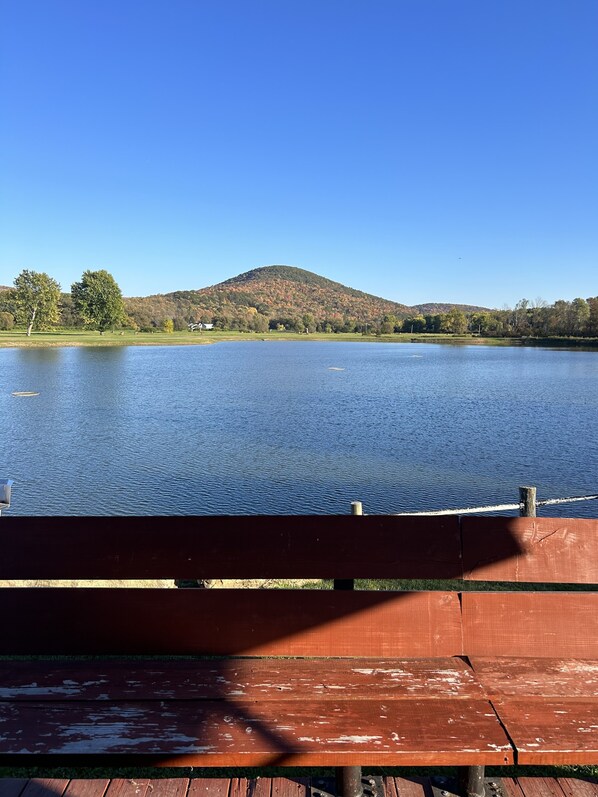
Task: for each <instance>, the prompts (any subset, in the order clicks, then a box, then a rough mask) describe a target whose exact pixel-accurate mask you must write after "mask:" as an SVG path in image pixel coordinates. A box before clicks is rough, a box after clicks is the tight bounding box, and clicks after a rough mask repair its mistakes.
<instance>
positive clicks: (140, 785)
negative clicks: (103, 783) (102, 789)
mask: <svg viewBox="0 0 598 797" xmlns="http://www.w3.org/2000/svg"><path fill="white" fill-rule="evenodd" d="M146 795H148V797H149V780H148V778H113V779H112V780H111V781H110V783H109V785H108V789H107V791H106V797H146Z"/></svg>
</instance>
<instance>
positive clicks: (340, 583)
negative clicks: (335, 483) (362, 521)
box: [334, 501, 363, 589]
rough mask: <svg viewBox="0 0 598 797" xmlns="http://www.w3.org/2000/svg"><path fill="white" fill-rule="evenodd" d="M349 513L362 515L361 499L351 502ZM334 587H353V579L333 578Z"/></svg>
mask: <svg viewBox="0 0 598 797" xmlns="http://www.w3.org/2000/svg"><path fill="white" fill-rule="evenodd" d="M351 514H352V515H363V505H362V503H361V501H352V502H351ZM334 589H355V580H354V579H352V578H335V579H334Z"/></svg>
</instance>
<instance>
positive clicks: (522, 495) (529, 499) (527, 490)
mask: <svg viewBox="0 0 598 797" xmlns="http://www.w3.org/2000/svg"><path fill="white" fill-rule="evenodd" d="M519 500H520V502H521V509H520V510H519V511H520V513H521V516H522V517H536V512H537V502H536V488H535V487H520V488H519Z"/></svg>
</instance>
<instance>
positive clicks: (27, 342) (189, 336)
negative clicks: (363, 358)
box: [0, 329, 508, 348]
mask: <svg viewBox="0 0 598 797" xmlns="http://www.w3.org/2000/svg"><path fill="white" fill-rule="evenodd" d="M226 340H229V341H240V340H254V341H255V340H260V341H280V340H302V341H322V340H324V341H344V342H347V341H349V342H350V341H360V342H363V341H366V342H379V343H380V342H383V343H410V342H412V341H417V342H421V343H441V342H442V343H477V344H480V343H493V344H495V343H499V344H500V345H504V343H505V341H504V340H501V341H497V340H490V339H486V338H474V337H473V336H471V335H430V334H423V333H422V334H408V333H397V334H393V335H380V336H376V335H362V334H360V333H336V334H335V333H330V334H327V333H324V332H314V333H312V334H309V335H304V334H299V333H296V332H219V331H216V332H213V331H211V332H203V333H199V332H188V331H186V330H185V331H184V332H172V333H167V332H161V331H156V332H133V331H132V330H123V331H117V332H105V333H104V334H103V335H101V334H100V333H99V332H91V331H87V330H74V329H63V330H52V331H50V332H33V333H32V334H31V336H30V337H27V335H26V334H25V331H24V330H11V331H10V332H4V331H0V348H8V347H23V348H42V347H47V346H189V345H195V346H197V345H204V344H207V343H218V342H219V341H226ZM507 342H508V341H507Z"/></svg>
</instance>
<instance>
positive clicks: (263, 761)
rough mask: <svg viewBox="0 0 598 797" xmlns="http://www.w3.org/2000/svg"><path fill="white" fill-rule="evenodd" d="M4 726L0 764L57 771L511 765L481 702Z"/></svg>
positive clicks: (139, 706)
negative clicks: (128, 766) (110, 766)
mask: <svg viewBox="0 0 598 797" xmlns="http://www.w3.org/2000/svg"><path fill="white" fill-rule="evenodd" d="M431 706H433V709H432V710H430V707H431ZM0 724H1V725H2V735H3V741H2V751H3V755H2V756H0V765H11V764H12V763H14V761H19V762H20V763H22V764H23V765H25V764H26V763H27V762H28V761H30V760H35V761H36V762H37V763H38V764H39V765H40V766H43V765H44V762H45V760H47V759H48V757H50V760H52V762H53V764H54V765H60V764H63V763H64V764H65V765H66V764H67V763H71V762H72V761H76V762H77V763H79V764H81V765H84V764H87V763H89V764H97V765H99V764H101V763H105V761H104V759H103V756H107V757H108V758H110V757H111V760H113V761H114V760H116V761H118V760H120V763H122V764H123V765H124V764H125V763H126V762H128V761H129V760H131V759H133V760H135V762H136V763H137V764H139V765H140V766H141V765H143V764H148V763H151V764H154V765H158V766H230V767H234V766H267V765H271V766H277V765H281V766H282V765H287V764H288V765H298V766H303V765H305V766H345V765H346V766H351V765H360V764H361V765H369V764H371V765H388V764H390V763H393V764H394V765H397V766H398V765H402V764H404V765H407V766H409V765H413V766H418V765H426V764H435V765H438V766H445V765H451V764H491V763H494V764H505V763H512V761H513V756H512V752H511V747H510V744H509V743H508V740H507V739H506V737H505V734H504V732H503V730H502V728H501V726H500V724H499V722H498V720H497V718H496V715H495V713H494V711H493V710H492V708H491V706H490V705H489V703H487V702H486V701H483V700H434V701H433V702H431V701H426V700H399V701H394V702H390V701H389V702H388V703H382V702H380V701H377V700H348V701H344V702H341V701H337V702H328V703H325V704H323V703H321V702H320V701H319V700H317V699H313V700H311V701H310V700H303V701H301V702H298V703H285V702H275V701H265V702H258V703H245V704H242V703H227V702H225V701H218V702H209V701H208V702H205V701H204V702H191V701H186V702H178V703H176V704H173V703H169V702H157V701H154V702H152V703H143V702H133V703H108V704H105V703H100V702H95V703H85V702H76V703H69V704H60V703H42V704H35V703H20V704H16V703H2V704H0ZM11 754H12V755H11ZM27 755H30V756H31V759H27V757H26V756H27ZM127 756H129V757H128V758H127ZM107 797H114V795H111V794H110V793H108V795H107Z"/></svg>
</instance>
